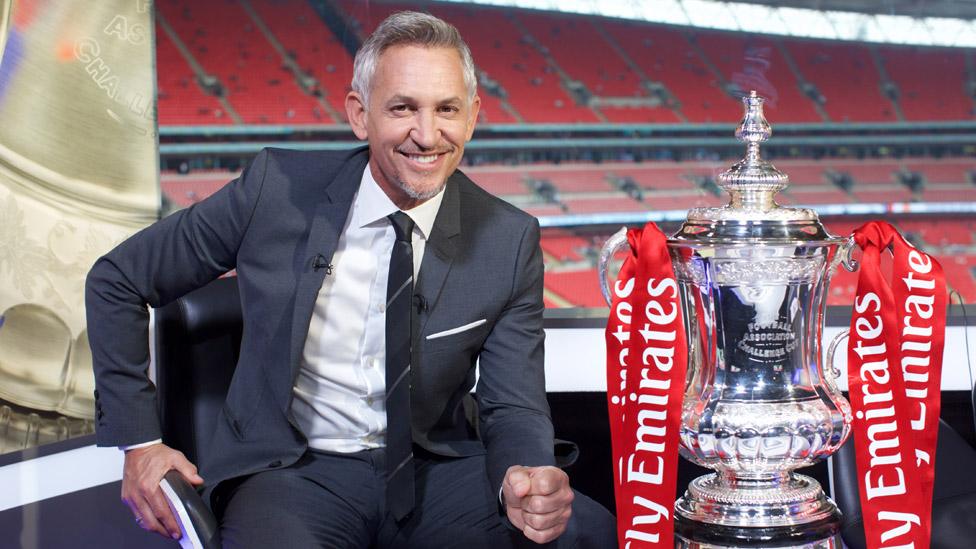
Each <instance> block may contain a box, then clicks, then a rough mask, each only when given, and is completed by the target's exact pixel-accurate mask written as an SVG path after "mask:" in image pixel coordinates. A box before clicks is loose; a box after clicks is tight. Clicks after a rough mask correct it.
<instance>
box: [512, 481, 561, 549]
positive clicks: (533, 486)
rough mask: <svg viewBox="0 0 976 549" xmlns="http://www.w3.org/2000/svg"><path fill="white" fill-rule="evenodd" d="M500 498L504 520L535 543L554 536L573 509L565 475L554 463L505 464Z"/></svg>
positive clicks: (543, 541) (557, 534)
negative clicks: (532, 464)
mask: <svg viewBox="0 0 976 549" xmlns="http://www.w3.org/2000/svg"><path fill="white" fill-rule="evenodd" d="M502 499H503V501H504V503H505V513H506V514H507V515H508V520H510V521H512V524H514V525H515V527H516V528H518V529H519V530H521V531H522V533H523V534H524V535H525V537H527V538H529V539H530V540H532V541H534V542H536V543H548V542H550V541H552V540H554V539H556V538H558V537H559V536H560V535H561V534H562V533H563V532H564V531H566V523H567V522H568V521H569V516H570V515H571V514H572V512H573V509H572V506H571V504H572V503H573V490H572V489H571V488H570V487H569V476H568V475H567V474H566V473H565V472H564V471H563V470H562V469H559V468H558V467H523V466H521V465H513V466H512V467H509V468H508V471H506V472H505V480H504V481H503V482H502Z"/></svg>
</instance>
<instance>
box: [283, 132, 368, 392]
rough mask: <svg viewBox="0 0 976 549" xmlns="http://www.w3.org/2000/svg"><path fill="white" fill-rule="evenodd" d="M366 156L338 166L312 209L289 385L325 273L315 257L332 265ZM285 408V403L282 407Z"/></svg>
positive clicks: (297, 293)
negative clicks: (319, 257) (337, 171)
mask: <svg viewBox="0 0 976 549" xmlns="http://www.w3.org/2000/svg"><path fill="white" fill-rule="evenodd" d="M368 160H369V155H368V154H367V152H366V150H364V151H363V152H362V153H360V154H357V155H355V156H353V157H352V158H351V159H349V161H347V162H346V163H345V164H343V165H342V167H341V168H340V169H339V173H337V174H336V176H335V178H334V179H333V180H332V183H330V184H329V186H328V187H326V188H325V190H324V193H325V199H324V200H322V201H321V202H320V203H319V204H318V206H317V207H316V208H315V214H314V216H313V218H312V223H311V227H310V228H309V233H308V242H307V244H306V246H305V253H304V255H302V256H301V257H302V258H303V259H304V263H303V269H302V273H301V277H300V278H299V281H298V287H297V289H296V291H295V310H294V313H293V316H292V323H291V327H292V328H291V346H290V353H289V356H290V364H291V376H290V378H289V381H290V382H292V383H293V382H294V379H295V375H296V373H297V372H298V364H299V362H300V360H299V359H300V357H301V354H302V349H303V348H304V345H305V339H306V338H307V337H308V323H309V320H310V319H311V318H312V310H313V309H314V307H315V300H316V297H317V296H318V292H319V289H320V288H321V287H322V281H323V280H324V279H325V277H326V275H327V274H328V271H329V269H328V268H318V269H316V268H315V267H314V264H315V259H316V257H317V256H320V255H321V256H322V257H323V258H324V261H325V262H326V263H330V264H331V262H332V256H333V254H335V250H336V247H337V246H338V245H339V234H340V233H341V232H342V228H343V227H344V226H345V224H346V218H347V217H348V215H349V209H350V208H351V207H352V200H353V197H354V196H355V195H356V190H357V189H358V188H359V183H360V181H361V180H362V175H363V170H364V169H366V163H367V162H368ZM286 406H287V404H286Z"/></svg>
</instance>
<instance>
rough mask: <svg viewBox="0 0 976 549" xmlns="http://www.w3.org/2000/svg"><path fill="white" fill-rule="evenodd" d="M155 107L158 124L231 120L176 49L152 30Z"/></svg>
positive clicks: (190, 123)
mask: <svg viewBox="0 0 976 549" xmlns="http://www.w3.org/2000/svg"><path fill="white" fill-rule="evenodd" d="M156 59H157V63H158V65H159V66H160V67H161V70H159V71H157V81H158V82H157V87H158V92H157V97H158V102H157V109H158V113H159V120H160V123H161V124H173V125H188V126H189V125H216V124H232V123H233V122H234V121H233V120H232V119H231V117H230V116H229V115H228V114H227V113H225V112H224V110H223V109H222V108H221V105H220V102H219V101H217V98H216V97H214V96H212V95H207V94H206V93H204V91H203V89H202V88H200V86H199V84H197V79H196V75H195V74H193V70H192V69H191V68H190V65H188V64H187V62H186V60H185V59H184V58H183V56H182V55H180V52H179V50H177V49H176V46H175V45H174V44H173V41H172V40H170V38H169V34H167V33H166V32H163V31H162V30H161V29H160V30H159V31H158V32H157V33H156Z"/></svg>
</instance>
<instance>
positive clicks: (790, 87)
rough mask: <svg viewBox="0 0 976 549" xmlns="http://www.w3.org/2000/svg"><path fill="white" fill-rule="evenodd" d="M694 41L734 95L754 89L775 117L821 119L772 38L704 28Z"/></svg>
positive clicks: (805, 119) (783, 118) (798, 119)
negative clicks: (707, 30) (748, 36)
mask: <svg viewBox="0 0 976 549" xmlns="http://www.w3.org/2000/svg"><path fill="white" fill-rule="evenodd" d="M696 41H697V42H698V44H699V45H700V46H701V49H702V54H703V56H707V59H708V60H709V61H710V62H712V63H714V65H715V66H716V68H717V69H718V70H719V71H721V74H722V75H723V77H724V82H725V86H726V87H728V88H729V89H730V90H734V94H735V95H736V96H743V95H746V94H748V93H749V90H756V91H757V92H759V94H760V95H762V96H763V97H766V98H767V100H766V103H765V105H764V109H765V110H766V112H767V113H768V115H769V116H770V117H772V118H774V119H776V120H789V121H791V122H823V121H824V118H823V116H821V114H820V113H819V112H818V111H817V109H816V106H815V104H814V102H813V101H812V100H811V99H810V98H809V97H806V96H805V95H803V92H801V91H800V90H801V88H800V84H799V83H798V82H797V79H796V75H795V74H794V72H793V70H792V69H791V66H790V64H789V63H787V62H786V59H785V57H784V56H783V54H782V52H781V51H780V49H779V47H778V45H777V43H776V42H775V41H774V40H773V39H771V38H768V37H760V36H757V37H754V38H743V37H742V36H741V35H734V34H731V33H704V32H703V33H696Z"/></svg>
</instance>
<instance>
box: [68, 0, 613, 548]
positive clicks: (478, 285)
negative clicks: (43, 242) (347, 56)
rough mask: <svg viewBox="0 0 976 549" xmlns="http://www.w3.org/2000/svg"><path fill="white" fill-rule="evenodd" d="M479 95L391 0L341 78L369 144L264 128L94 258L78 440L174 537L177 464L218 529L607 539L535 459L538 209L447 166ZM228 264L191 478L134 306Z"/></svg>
mask: <svg viewBox="0 0 976 549" xmlns="http://www.w3.org/2000/svg"><path fill="white" fill-rule="evenodd" d="M479 105H480V100H479V98H478V97H477V95H476V81H475V76H474V66H473V63H472V60H471V56H470V53H469V52H468V49H467V46H466V45H465V44H464V42H463V41H462V40H461V39H460V36H459V35H458V34H457V30H456V29H454V27H452V26H450V25H448V24H446V23H444V22H443V21H441V20H439V19H436V18H434V17H432V16H429V15H425V14H419V13H412V12H404V13H400V14H396V15H394V16H391V17H390V18H389V19H387V20H386V21H385V22H384V23H383V24H381V25H380V27H379V28H378V29H377V31H376V32H375V33H374V35H373V36H372V37H371V38H370V39H369V40H367V42H366V43H365V44H364V45H363V48H362V49H361V50H360V52H359V53H358V54H357V56H356V62H355V74H354V77H353V91H352V92H350V93H349V95H348V97H347V99H346V109H347V113H348V115H349V119H350V123H351V125H352V128H353V131H354V132H355V133H356V136H357V137H359V138H360V139H364V140H366V141H368V143H369V146H368V148H362V149H358V150H354V151H350V152H347V153H318V152H296V151H286V150H275V149H267V150H265V151H262V152H261V153H260V154H259V155H258V156H257V158H256V159H255V160H254V161H253V162H252V163H251V165H250V166H249V167H248V168H247V169H246V170H245V171H244V173H243V174H242V175H241V177H240V178H239V179H237V180H235V181H233V182H231V183H230V184H228V185H227V186H226V187H225V188H223V189H222V190H220V191H219V192H217V193H216V194H214V195H213V196H212V197H210V198H209V199H207V200H205V201H203V202H201V203H199V204H197V205H195V206H193V207H191V208H188V209H186V210H184V211H181V212H178V213H176V214H174V215H172V216H170V217H167V218H166V219H163V220H162V221H160V222H159V223H157V224H155V225H153V226H152V227H149V228H148V229H146V230H144V231H142V232H140V233H139V234H137V235H136V236H134V237H133V238H131V239H130V240H128V241H126V242H124V243H123V244H121V245H120V246H119V247H118V248H116V249H115V250H113V251H112V252H110V253H109V254H107V255H106V256H105V257H103V258H101V259H100V260H99V261H98V262H97V263H96V265H95V266H94V267H93V268H92V271H91V273H90V275H89V278H88V284H87V293H86V296H87V307H88V322H89V339H90V341H91V347H92V353H93V357H94V361H95V370H96V380H97V391H96V402H97V411H96V422H97V437H98V443H99V444H100V445H114V446H120V447H122V448H123V449H124V450H125V451H126V459H125V470H124V477H123V488H122V497H123V499H124V501H125V502H126V503H127V504H128V505H129V507H130V508H131V510H132V512H133V514H134V515H135V518H136V521H137V522H139V523H140V524H141V525H142V526H143V527H144V528H146V529H147V530H153V531H156V532H158V533H161V534H163V535H172V536H173V537H178V535H179V530H178V527H177V526H176V523H175V521H174V519H173V517H172V515H171V514H170V512H169V509H168V507H167V506H166V504H165V501H164V500H163V498H162V496H161V494H160V491H159V489H158V483H159V480H160V479H161V478H162V477H163V475H164V474H165V473H166V472H167V471H169V470H171V469H176V470H179V471H180V472H181V473H183V475H184V476H186V477H187V478H188V479H189V480H190V481H191V482H193V483H194V484H204V485H205V492H204V494H205V497H206V498H205V499H207V500H208V502H209V503H210V504H211V506H212V507H213V508H214V510H215V512H216V513H217V515H218V517H219V518H220V520H221V530H222V535H223V538H224V542H225V545H226V546H233V547H238V546H241V547H243V546H247V547H370V546H377V547H453V546H471V547H488V546H492V545H495V544H497V543H502V544H503V545H504V544H510V543H512V542H516V543H517V542H518V541H519V540H524V539H525V538H527V539H529V540H532V541H535V542H537V543H546V542H551V541H553V540H555V543H557V544H558V546H567V547H568V546H573V547H575V546H587V545H589V546H594V547H606V546H608V545H612V544H613V543H614V529H613V524H612V517H611V516H610V515H609V513H607V512H606V510H604V509H602V508H601V507H600V506H599V505H597V504H595V503H594V502H592V500H589V499H587V498H585V496H580V495H575V496H574V492H573V491H572V489H571V488H570V487H569V483H568V478H567V476H566V474H565V473H564V472H562V471H561V470H559V469H558V468H556V467H554V466H553V465H554V460H553V447H552V443H553V433H552V424H551V421H550V419H549V415H548V414H549V410H548V406H547V404H546V398H545V380H544V373H543V337H544V335H543V330H542V312H543V304H542V259H541V253H540V250H539V227H538V223H537V221H536V220H535V219H534V218H532V217H530V216H528V215H526V214H524V213H523V212H521V211H519V210H517V209H516V208H514V207H512V206H510V205H508V204H506V203H504V202H502V201H500V200H498V199H497V198H494V197H492V196H491V195H489V194H487V193H485V192H484V191H482V190H481V189H480V188H478V187H477V186H475V185H474V184H473V183H471V181H470V180H468V179H467V177H465V176H464V175H463V174H462V173H461V172H459V171H457V166H458V164H459V162H460V160H461V156H462V154H463V152H464V145H465V143H466V142H467V141H468V140H470V138H471V136H472V133H473V131H474V126H475V121H476V119H477V115H478V108H479ZM231 269H236V271H237V277H238V285H239V288H240V294H241V305H242V308H243V312H244V319H245V320H244V333H243V339H242V342H241V358H240V361H239V363H238V366H237V369H236V372H235V374H234V378H233V381H232V383H231V386H230V389H229V392H228V395H227V400H226V404H225V406H224V408H223V410H222V412H221V417H220V418H219V419H218V422H217V428H216V431H215V432H214V434H213V439H212V440H213V442H212V446H211V449H210V451H209V452H207V453H206V454H205V456H204V458H203V462H202V463H201V464H200V472H201V473H202V477H201V476H200V475H198V474H197V469H196V467H195V466H194V465H193V464H191V463H189V462H188V461H187V460H186V459H185V457H183V455H182V454H180V453H179V452H177V451H175V450H173V449H171V448H169V447H167V446H165V445H164V444H162V443H161V441H160V440H159V437H160V428H159V425H158V419H157V416H156V408H155V397H154V388H153V386H152V384H151V383H150V381H149V380H148V378H147V375H146V373H147V368H148V361H149V353H148V347H147V338H146V330H147V327H148V314H147V310H146V305H147V304H148V305H150V306H153V307H156V306H160V305H163V304H165V303H167V302H169V301H172V300H173V299H175V298H177V297H179V296H180V295H182V294H184V293H186V292H188V291H190V290H192V289H194V288H197V287H200V286H202V285H204V284H206V283H207V282H209V281H210V280H212V279H213V278H215V277H217V276H219V275H221V274H223V273H225V272H227V271H229V270H231ZM401 279H402V280H403V282H402V284H401V282H400V280H401ZM414 279H416V280H415V281H414ZM404 289H406V290H405V291H404ZM404 296H405V297H404ZM404 299H406V301H404ZM394 311H397V312H394ZM479 361H480V363H479ZM476 364H480V366H479V368H478V372H479V375H480V379H479V380H478V383H477V405H476V406H475V405H474V403H473V402H472V401H471V400H472V399H471V396H470V393H469V392H470V390H471V388H472V387H473V386H474V385H475V373H476ZM411 366H412V367H411ZM474 410H477V411H478V413H477V419H474V417H473V416H474V414H473V413H472V412H473V411H474ZM204 479H206V481H204ZM506 519H507V522H508V524H506ZM583 520H586V521H588V522H589V524H585V525H584V524H580V522H581V521H583Z"/></svg>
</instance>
